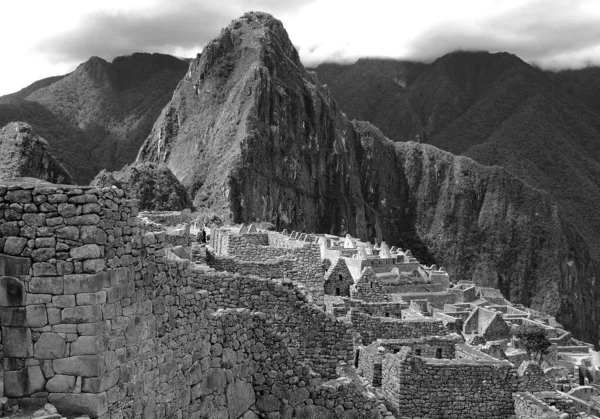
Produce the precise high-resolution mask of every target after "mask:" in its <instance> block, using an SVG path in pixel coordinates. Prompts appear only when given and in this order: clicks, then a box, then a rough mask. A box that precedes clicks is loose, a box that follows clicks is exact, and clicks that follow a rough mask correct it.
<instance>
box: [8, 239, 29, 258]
mask: <svg viewBox="0 0 600 419" xmlns="http://www.w3.org/2000/svg"><path fill="white" fill-rule="evenodd" d="M26 245H27V239H26V238H25V237H8V238H7V239H6V241H5V242H4V253H6V254H8V255H15V256H19V255H20V254H21V252H23V249H25V246H26Z"/></svg>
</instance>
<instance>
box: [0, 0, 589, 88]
mask: <svg viewBox="0 0 600 419" xmlns="http://www.w3.org/2000/svg"><path fill="white" fill-rule="evenodd" d="M250 10H262V11H265V12H269V13H271V14H273V15H274V16H275V17H277V18H278V19H280V20H281V21H282V22H283V24H284V26H285V27H286V29H287V31H288V33H289V35H290V38H291V39H292V42H293V43H294V45H296V47H297V48H298V50H299V53H300V57H301V58H302V60H303V62H304V64H305V65H315V64H318V63H320V62H323V61H344V62H348V61H353V60H356V59H357V58H359V57H366V56H369V57H392V58H403V59H412V60H425V61H429V60H432V59H434V58H436V57H438V56H440V55H443V54H445V53H448V52H451V51H454V50H457V49H464V50H489V51H492V52H496V51H508V52H512V53H514V54H517V55H518V56H520V57H521V58H523V59H524V60H526V61H528V62H535V63H537V64H538V65H541V66H542V67H545V68H572V67H582V66H585V65H589V64H596V65H598V64H600V1H599V0H589V1H585V0H581V1H579V0H453V1H448V0H439V1H438V0H410V1H405V0H367V1H355V0H295V1H286V0H254V1H253V0H250V1H242V0H102V1H92V0H52V1H49V0H19V1H2V2H0V14H1V15H2V23H1V24H0V39H1V40H2V41H1V42H2V44H1V47H2V48H1V53H2V56H3V63H2V66H1V67H0V69H1V70H0V75H1V76H2V77H0V95H2V94H6V93H11V92H13V91H16V90H19V89H21V88H23V87H25V86H27V85H28V84H30V83H32V82H34V81H36V80H39V79H41V78H44V77H49V76H53V75H59V74H65V73H68V72H70V71H72V70H74V69H75V67H76V66H77V65H78V64H80V63H81V62H84V61H86V60H87V59H88V58H89V57H90V56H93V55H97V56H100V57H102V58H104V59H106V60H112V59H113V58H114V57H116V56H119V55H127V54H131V53H133V52H163V53H168V54H173V55H177V56H184V57H193V56H195V55H196V53H197V52H200V51H201V50H202V47H203V46H204V45H205V44H206V42H207V41H209V40H210V39H212V38H213V37H215V36H217V35H218V33H219V31H220V29H221V28H223V27H225V26H227V25H228V24H229V22H230V21H231V20H233V19H235V18H237V17H239V16H241V15H242V14H243V13H244V12H246V11H250Z"/></svg>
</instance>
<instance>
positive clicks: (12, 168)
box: [0, 122, 73, 184]
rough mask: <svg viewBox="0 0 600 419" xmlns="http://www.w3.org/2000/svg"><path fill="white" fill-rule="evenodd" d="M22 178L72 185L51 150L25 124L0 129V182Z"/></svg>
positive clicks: (67, 173) (14, 124) (14, 123)
mask: <svg viewBox="0 0 600 419" xmlns="http://www.w3.org/2000/svg"><path fill="white" fill-rule="evenodd" d="M20 177H33V178H37V179H41V180H45V181H48V182H52V183H64V184H71V183H73V179H72V178H71V175H70V174H69V172H68V171H67V170H66V169H65V168H64V166H63V165H62V164H61V163H60V162H59V161H58V160H56V159H55V158H54V157H53V156H52V155H51V154H50V152H49V151H48V143H47V142H46V141H45V140H44V139H43V138H41V137H39V136H37V135H35V134H33V132H32V131H31V127H30V126H29V125H27V124H26V123H24V122H11V123H10V124H8V125H6V126H4V127H3V128H2V129H0V179H12V178H20Z"/></svg>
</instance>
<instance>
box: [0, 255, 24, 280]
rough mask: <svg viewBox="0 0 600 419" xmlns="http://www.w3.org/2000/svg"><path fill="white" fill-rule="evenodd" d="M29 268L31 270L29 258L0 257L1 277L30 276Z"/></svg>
mask: <svg viewBox="0 0 600 419" xmlns="http://www.w3.org/2000/svg"><path fill="white" fill-rule="evenodd" d="M29 268H31V261H30V260H29V258H21V257H15V256H8V255H0V276H2V275H6V276H14V277H17V276H21V275H29Z"/></svg>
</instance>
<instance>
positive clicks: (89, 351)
mask: <svg viewBox="0 0 600 419" xmlns="http://www.w3.org/2000/svg"><path fill="white" fill-rule="evenodd" d="M104 339H105V338H104V337H103V336H80V337H79V338H77V340H76V341H75V342H72V343H71V356H73V355H94V354H98V353H101V352H103V351H104V350H105V349H106V342H105V340H104Z"/></svg>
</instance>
